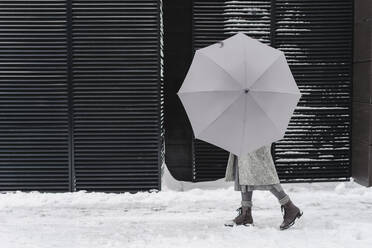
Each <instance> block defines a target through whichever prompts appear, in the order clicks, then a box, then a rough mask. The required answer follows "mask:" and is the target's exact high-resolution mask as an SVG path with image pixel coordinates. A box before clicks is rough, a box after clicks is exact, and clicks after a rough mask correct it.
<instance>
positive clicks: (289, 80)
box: [177, 32, 301, 156]
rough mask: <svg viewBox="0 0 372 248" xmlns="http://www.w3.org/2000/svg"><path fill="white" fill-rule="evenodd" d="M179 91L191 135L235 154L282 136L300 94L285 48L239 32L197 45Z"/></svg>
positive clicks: (243, 152)
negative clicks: (219, 39)
mask: <svg viewBox="0 0 372 248" xmlns="http://www.w3.org/2000/svg"><path fill="white" fill-rule="evenodd" d="M177 95H178V96H179V98H180V100H181V102H182V104H183V106H184V108H185V110H186V113H187V115H188V117H189V120H190V123H191V126H192V128H193V131H194V135H195V137H196V138H197V139H200V140H203V141H206V142H208V143H211V144H213V145H216V146H218V147H221V148H223V149H225V150H227V151H229V152H231V153H233V154H235V155H237V156H241V155H243V154H246V153H248V152H251V151H253V150H255V149H257V148H260V147H261V146H263V145H267V144H270V143H271V142H275V141H278V140H280V139H282V138H283V136H284V134H285V131H286V129H287V126H288V123H289V121H290V119H291V116H292V114H293V111H294V109H295V107H296V106H297V103H298V101H299V99H300V97H301V93H300V91H299V89H298V87H297V85H296V82H295V80H294V78H293V76H292V73H291V71H290V69H289V66H288V64H287V61H286V59H285V55H284V53H283V52H281V51H280V50H277V49H274V48H272V47H270V46H268V45H265V44H263V43H261V42H259V41H258V40H255V39H252V38H250V37H248V36H247V35H245V34H244V33H240V32H239V33H237V34H235V35H233V36H231V37H229V38H228V39H225V40H223V41H222V42H219V43H215V44H213V45H210V46H207V47H204V48H201V49H198V50H196V51H195V55H194V59H193V61H192V63H191V66H190V68H189V70H188V72H187V75H186V78H185V80H184V82H183V84H182V86H181V88H180V90H179V91H178V93H177Z"/></svg>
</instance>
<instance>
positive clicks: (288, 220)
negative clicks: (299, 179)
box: [280, 200, 303, 230]
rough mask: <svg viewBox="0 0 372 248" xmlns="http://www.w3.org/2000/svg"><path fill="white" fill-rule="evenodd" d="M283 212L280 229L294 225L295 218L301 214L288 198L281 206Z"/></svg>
mask: <svg viewBox="0 0 372 248" xmlns="http://www.w3.org/2000/svg"><path fill="white" fill-rule="evenodd" d="M281 210H282V212H284V214H283V222H282V224H281V225H280V230H285V229H288V228H290V227H291V226H293V225H294V223H295V221H296V219H297V218H300V217H301V216H302V214H303V213H302V211H301V210H300V209H299V208H298V207H297V206H296V205H294V204H293V202H292V201H291V200H289V201H288V202H287V203H286V204H284V205H282V206H281Z"/></svg>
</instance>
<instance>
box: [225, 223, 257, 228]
mask: <svg viewBox="0 0 372 248" xmlns="http://www.w3.org/2000/svg"><path fill="white" fill-rule="evenodd" d="M224 225H225V226H226V227H234V226H254V225H253V223H252V224H250V223H247V224H241V225H237V224H233V225H229V224H224Z"/></svg>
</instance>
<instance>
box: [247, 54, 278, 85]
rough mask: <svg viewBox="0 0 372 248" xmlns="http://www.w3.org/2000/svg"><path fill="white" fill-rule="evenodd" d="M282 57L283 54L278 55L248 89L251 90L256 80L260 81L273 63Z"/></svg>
mask: <svg viewBox="0 0 372 248" xmlns="http://www.w3.org/2000/svg"><path fill="white" fill-rule="evenodd" d="M282 55H283V54H280V55H279V56H278V57H277V58H276V59H274V61H273V62H272V63H271V64H270V65H269V66H268V67H267V68H266V69H265V70H264V71H263V72H262V73H261V75H260V76H258V77H257V79H256V80H254V83H253V84H252V85H251V86H250V87H249V88H252V87H253V86H254V85H255V84H256V83H257V82H258V80H260V79H261V78H262V77H263V76H264V75H265V74H266V72H267V71H268V70H269V69H270V68H271V67H272V66H273V65H274V64H275V62H277V61H278V59H279V58H280V56H282Z"/></svg>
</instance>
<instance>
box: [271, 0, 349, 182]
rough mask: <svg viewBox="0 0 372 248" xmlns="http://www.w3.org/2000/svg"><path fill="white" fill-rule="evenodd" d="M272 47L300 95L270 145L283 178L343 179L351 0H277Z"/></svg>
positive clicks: (346, 149)
mask: <svg viewBox="0 0 372 248" xmlns="http://www.w3.org/2000/svg"><path fill="white" fill-rule="evenodd" d="M275 20H276V22H275V34H274V37H275V44H274V45H275V46H276V47H277V48H279V49H280V50H282V51H284V53H285V54H286V57H287V60H288V63H289V65H290V67H291V70H292V73H293V75H294V77H295V79H296V82H297V83H298V85H299V87H300V89H301V92H302V93H303V97H302V99H301V101H300V103H299V106H298V108H297V109H296V111H295V113H294V115H293V117H292V121H291V123H290V124H289V128H288V131H287V133H286V136H285V138H284V139H283V140H281V141H279V142H276V144H275V154H274V156H275V162H276V165H277V171H278V174H279V175H280V177H281V179H282V180H289V181H298V180H311V181H315V180H316V181H323V180H327V181H329V180H344V179H347V178H349V177H350V169H351V164H350V163H351V147H350V146H351V133H350V131H351V92H352V90H351V86H352V76H351V70H352V27H353V2H352V1H351V0H327V1H320V0H318V1H310V0H297V1H296V0H290V1H289V0H276V6H275Z"/></svg>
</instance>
